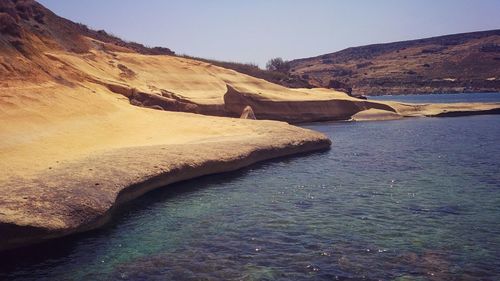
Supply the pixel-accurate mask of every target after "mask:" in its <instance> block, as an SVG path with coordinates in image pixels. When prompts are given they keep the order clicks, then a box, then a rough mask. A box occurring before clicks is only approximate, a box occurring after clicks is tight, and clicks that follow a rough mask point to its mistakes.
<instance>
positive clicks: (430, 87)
mask: <svg viewBox="0 0 500 281" xmlns="http://www.w3.org/2000/svg"><path fill="white" fill-rule="evenodd" d="M291 69H292V70H291V74H293V75H297V76H300V77H302V78H304V79H306V80H308V81H309V83H311V84H312V85H315V86H319V87H332V88H336V87H338V85H339V84H342V83H344V84H348V85H350V87H352V93H353V95H382V94H393V95H396V94H412V93H414V94H421V93H457V92H500V29H498V30H490V31H482V32H472V33H462V34H454V35H447V36H440V37H433V38H427V39H419V40H411V41H403V42H395V43H387V44H375V45H368V46H362V47H355V48H348V49H345V50H342V51H339V52H335V53H331V54H326V55H322V56H317V57H312V58H305V59H298V60H293V61H291Z"/></svg>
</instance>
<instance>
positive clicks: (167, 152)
mask: <svg viewBox="0 0 500 281" xmlns="http://www.w3.org/2000/svg"><path fill="white" fill-rule="evenodd" d="M298 130H300V131H302V132H301V134H297V132H296V131H298ZM330 145H331V141H330V140H329V139H328V138H326V137H325V136H324V135H322V134H320V133H316V132H313V131H309V130H304V129H299V128H297V129H292V130H288V131H281V132H275V133H274V134H271V135H268V136H264V137H260V138H249V139H247V140H236V141H232V140H229V141H222V142H216V141H215V142H210V143H199V144H179V145H160V146H146V147H135V148H134V147H132V148H122V149H116V150H113V151H109V152H106V153H102V154H99V155H94V156H90V157H87V158H85V159H82V160H79V161H76V162H71V163H68V164H65V165H62V166H60V167H57V168H54V169H51V170H48V171H46V172H42V173H39V174H37V175H36V176H35V177H31V178H24V179H23V178H10V179H8V180H6V181H4V182H3V183H2V185H4V186H8V185H12V184H15V185H16V186H17V187H22V190H21V188H19V189H18V190H17V191H19V192H22V193H25V194H28V196H36V197H37V198H29V199H30V200H26V202H25V203H24V204H21V205H19V204H18V203H17V204H15V205H12V207H13V208H11V209H10V211H11V213H10V214H8V215H6V213H8V209H9V208H8V207H9V206H8V204H7V205H6V204H2V209H1V210H0V221H1V222H0V232H2V234H3V235H4V237H3V239H2V241H1V242H0V251H3V250H8V249H13V248H17V247H23V246H28V245H30V244H35V243H39V242H43V241H45V240H48V239H53V238H59V237H63V236H67V235H71V234H76V233H80V232H85V231H89V230H92V229H95V228H99V227H101V226H102V225H104V224H106V223H107V222H108V221H109V220H110V219H111V218H112V217H113V213H114V211H115V210H116V209H118V208H120V206H122V205H123V204H125V203H127V202H129V201H131V200H133V199H135V198H137V197H139V196H141V195H143V194H145V193H147V192H149V191H152V190H154V189H157V188H163V187H165V186H167V185H169V184H172V183H176V182H180V181H184V180H188V179H193V178H197V177H200V176H204V175H209V174H216V173H223V172H230V171H234V170H238V169H241V168H243V167H247V166H249V165H252V164H254V163H257V162H260V161H264V160H270V159H273V158H279V157H283V156H289V155H294V154H300V153H306V152H312V151H317V150H325V149H328V148H329V147H330ZM104 179H105V181H103V180H104ZM33 189H37V190H38V192H39V194H34V193H30V190H33ZM16 195H17V196H19V195H21V196H26V195H22V194H19V193H16ZM4 203H5V202H4ZM16 211H17V212H18V213H17V214H15V213H13V212H16Z"/></svg>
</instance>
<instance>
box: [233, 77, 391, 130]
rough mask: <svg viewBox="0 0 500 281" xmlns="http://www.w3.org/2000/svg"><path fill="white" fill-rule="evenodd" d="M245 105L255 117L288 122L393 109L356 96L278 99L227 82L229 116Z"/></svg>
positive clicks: (349, 117) (235, 113)
mask: <svg viewBox="0 0 500 281" xmlns="http://www.w3.org/2000/svg"><path fill="white" fill-rule="evenodd" d="M246 106H250V107H252V109H253V111H254V114H255V117H256V118H257V119H270V120H279V121H286V122H289V123H300V122H311V121H330V120H349V119H351V116H353V115H354V114H356V113H357V112H359V111H362V110H365V109H369V108H377V109H383V110H388V111H395V110H394V109H393V108H392V107H391V106H389V105H386V104H382V103H375V102H369V101H363V100H357V99H331V100H305V101H293V100H290V101H277V100H266V99H264V98H262V97H261V96H258V95H255V94H249V93H241V92H238V91H236V90H235V89H234V88H233V87H231V86H228V90H227V93H226V94H225V95H224V107H225V111H226V114H227V115H228V116H233V117H237V116H239V114H240V112H242V111H243V110H244V108H245V107H246Z"/></svg>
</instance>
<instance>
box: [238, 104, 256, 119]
mask: <svg viewBox="0 0 500 281" xmlns="http://www.w3.org/2000/svg"><path fill="white" fill-rule="evenodd" d="M240 118H241V119H250V120H256V119H257V118H255V114H254V113H253V109H252V107H251V106H246V107H245V109H243V112H242V113H241V116H240Z"/></svg>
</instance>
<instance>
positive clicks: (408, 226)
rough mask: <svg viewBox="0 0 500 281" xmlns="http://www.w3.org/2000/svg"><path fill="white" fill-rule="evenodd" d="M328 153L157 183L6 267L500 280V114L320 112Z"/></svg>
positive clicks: (9, 275)
mask: <svg viewBox="0 0 500 281" xmlns="http://www.w3.org/2000/svg"><path fill="white" fill-rule="evenodd" d="M306 127H308V128H311V129H314V130H319V131H322V132H324V133H326V134H328V135H329V136H330V137H331V138H332V139H333V142H334V144H333V147H332V149H331V150H330V151H328V152H322V153H314V154H309V155H305V156H303V157H294V158H285V159H281V160H278V161H272V162H267V163H265V164H260V165H254V166H252V167H250V168H247V169H245V170H242V171H239V172H236V173H232V174H223V175H216V176H209V177H204V178H201V179H197V180H192V181H188V182H185V183H181V184H176V185H174V186H171V187H168V188H165V189H163V190H160V191H155V192H152V193H150V194H148V195H146V196H144V197H142V198H140V199H139V200H137V201H135V202H134V203H133V204H131V205H130V206H129V207H128V208H127V209H126V211H123V212H122V213H121V214H119V215H118V218H117V220H116V221H115V222H114V223H113V224H111V225H109V226H107V227H106V228H104V229H101V230H98V231H94V232H91V233H87V234H83V235H78V236H76V237H73V238H69V239H62V240H57V241H55V242H53V243H50V244H46V245H43V246H40V247H37V248H34V249H30V254H29V255H24V256H23V254H22V253H21V254H19V255H17V256H10V255H9V256H3V257H2V263H1V266H0V279H6V280H360V279H361V280H500V168H499V167H500V166H499V163H500V162H499V161H500V145H499V141H500V116H473V117H457V118H415V119H404V120H397V121H387V122H340V123H321V124H311V125H307V126H306Z"/></svg>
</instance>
